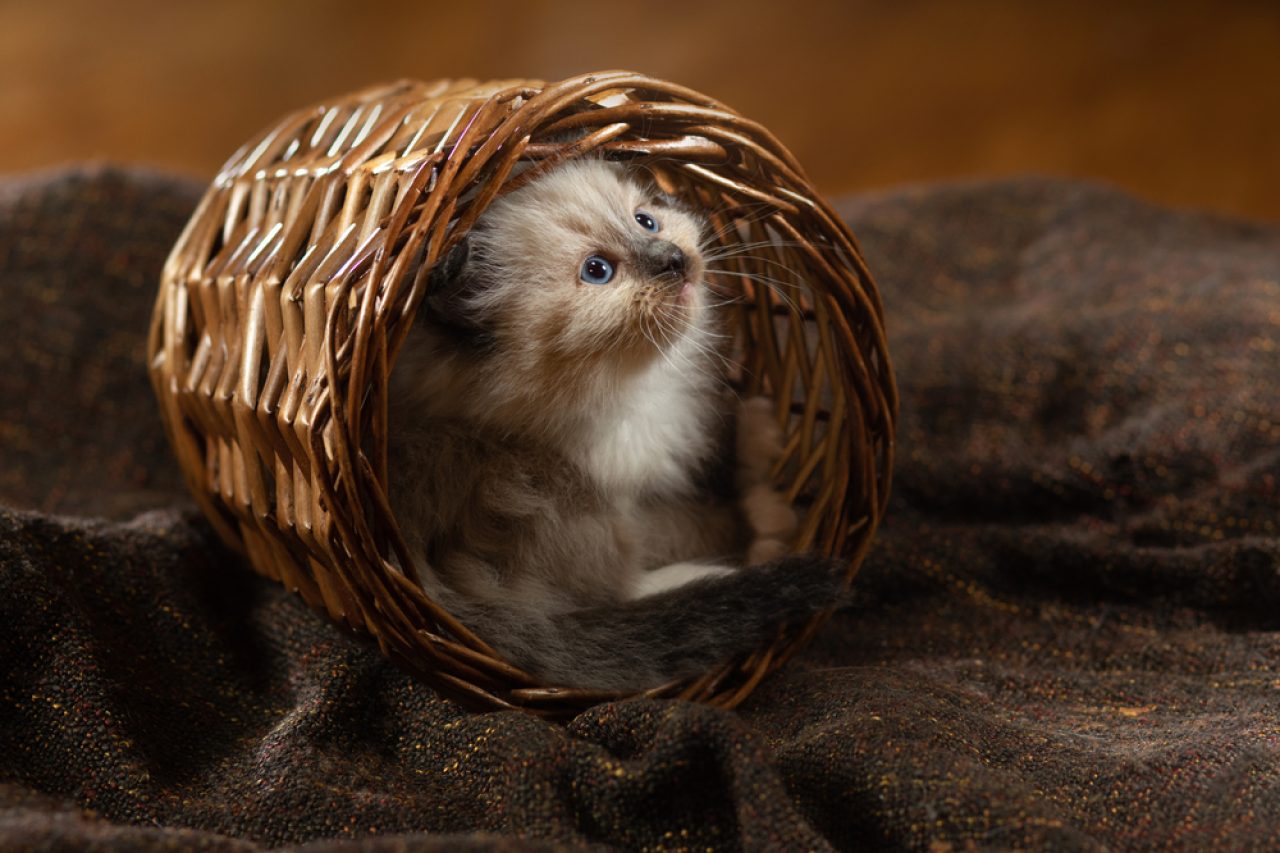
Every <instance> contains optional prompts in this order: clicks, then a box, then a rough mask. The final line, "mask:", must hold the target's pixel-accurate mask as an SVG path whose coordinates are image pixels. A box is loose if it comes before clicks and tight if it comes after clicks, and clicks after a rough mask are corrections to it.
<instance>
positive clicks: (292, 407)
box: [149, 72, 897, 717]
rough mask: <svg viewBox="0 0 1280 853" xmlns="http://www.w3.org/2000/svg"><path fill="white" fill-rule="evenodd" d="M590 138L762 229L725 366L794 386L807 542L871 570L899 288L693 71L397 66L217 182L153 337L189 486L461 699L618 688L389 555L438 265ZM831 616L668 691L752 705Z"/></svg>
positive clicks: (783, 411) (740, 289) (159, 385)
mask: <svg viewBox="0 0 1280 853" xmlns="http://www.w3.org/2000/svg"><path fill="white" fill-rule="evenodd" d="M588 153H591V154H592V156H604V157H607V158H611V159H616V160H621V161H627V162H632V163H639V164H643V165H644V166H645V167H646V168H647V170H648V171H650V172H651V173H652V174H653V176H654V178H655V180H656V181H657V182H658V183H659V184H660V185H661V186H662V188H663V189H665V190H666V191H668V192H671V193H674V194H676V195H678V196H680V197H681V198H683V199H684V200H685V201H687V202H688V203H690V204H692V205H693V206H695V207H696V208H698V209H699V210H702V211H706V212H708V214H709V216H710V219H711V224H712V226H713V227H714V230H715V232H716V234H718V235H720V236H719V238H718V240H719V243H720V244H721V246H729V245H734V244H741V243H744V242H747V241H750V242H753V243H755V242H757V241H760V242H761V245H758V246H755V247H754V248H753V249H752V250H751V251H749V252H747V253H745V254H743V255H742V256H740V257H737V258H734V259H732V260H730V261H727V262H724V263H728V264H731V265H733V266H732V268H733V269H734V270H736V271H738V272H740V273H744V274H747V275H752V276H757V278H755V279H751V278H745V277H742V276H727V277H725V278H724V280H723V281H722V282H719V283H718V285H717V286H719V287H722V288H725V289H731V290H732V292H733V293H734V294H735V295H736V296H737V297H738V299H737V301H736V302H735V304H734V307H733V309H732V310H733V311H734V312H735V313H736V329H737V339H736V346H735V356H736V362H737V367H736V368H735V370H734V376H733V380H734V382H735V383H736V384H737V385H738V386H739V389H740V390H741V391H742V392H743V393H765V394H768V395H771V396H772V397H773V399H774V400H775V401H776V402H777V416H778V418H779V421H780V422H781V423H782V424H783V426H784V430H785V436H786V444H785V453H784V458H783V459H782V460H781V462H780V463H779V464H778V466H776V469H775V475H776V479H777V483H778V487H779V488H780V489H782V490H784V491H785V492H786V494H787V495H788V496H789V497H790V498H791V499H792V500H793V502H794V503H795V505H796V507H797V509H798V510H799V514H800V516H801V519H802V521H801V526H800V532H799V534H798V537H797V541H796V542H795V543H794V547H795V549H796V550H813V551H818V552H821V553H823V554H827V555H832V556H837V557H840V558H843V559H844V560H847V562H848V571H847V578H848V580H849V581H851V580H852V578H853V575H854V572H855V571H856V570H857V567H858V565H859V563H860V562H861V560H862V557H863V554H864V553H865V551H866V549H867V547H868V544H869V542H870V540H871V536H872V533H873V531H874V530H875V527H876V524H877V522H878V520H879V518H880V515H881V513H882V512H883V510H884V505H885V501H886V498H887V494H888V484H889V473H890V469H891V466H892V455H893V426H894V417H895V412H896V406H897V399H896V391H895V388H894V384H893V379H892V374H891V370H890V366H889V361H888V357H887V352H886V348H885V338H884V331H883V324H882V318H881V306H880V299H879V295H878V293H877V291H876V288H875V285H874V283H873V281H872V279H871V276H870V274H869V273H868V272H867V269H866V266H865V265H864V263H863V260H862V256H861V254H860V253H859V250H858V247H857V244H856V243H855V242H854V239H853V237H852V235H851V234H850V233H849V231H848V230H847V228H846V227H845V226H844V224H843V223H842V222H841V221H840V220H839V218H837V217H836V216H835V215H834V214H833V213H832V211H831V209H830V208H829V207H828V206H827V204H826V203H825V202H823V201H822V200H821V199H820V198H819V197H818V196H817V195H816V193H815V192H814V190H813V188H812V186H811V185H810V184H809V181H808V180H807V179H806V178H805V176H804V173H803V172H802V171H801V169H800V166H799V165H798V164H797V163H796V161H795V160H794V159H793V158H792V156H791V155H790V153H789V152H787V150H786V149H785V148H783V147H782V145H780V144H779V143H778V141H777V140H776V139H774V137H773V136H772V135H771V134H770V133H769V132H768V131H767V130H765V129H764V128H763V127H761V126H760V125H758V124H756V123H754V122H751V121H749V120H747V119H745V118H743V117H741V116H739V115H738V114H737V113H734V112H733V111H732V110H730V109H728V108H727V107H725V106H723V105H722V104H719V103H717V102H715V101H713V100H711V99H709V98H706V97H704V96H702V95H700V94H698V93H696V92H693V91H690V90H688V89H685V88H682V87H679V86H675V85H672V84H670V83H665V82H662V81H659V80H654V79H650V78H647V77H643V76H639V75H636V74H630V73H622V72H611V73H602V74H594V75H589V76H584V77H578V78H574V79H570V80H566V81H564V82H561V83H556V84H546V83H542V82H540V81H531V80H518V81H497V82H489V83H477V82H475V81H448V80H445V81H438V82H433V83H419V82H412V81H405V82H399V83H395V84H392V85H388V86H382V87H378V88H373V89H368V90H366V91H362V92H358V93H355V94H353V95H349V96H346V97H342V98H337V99H334V100H333V101H331V102H327V103H325V104H321V105H318V106H314V107H311V108H309V109H305V110H301V111H299V112H296V113H294V114H292V115H290V116H288V117H287V118H286V119H285V120H284V121H282V122H281V123H280V124H278V125H277V126H275V127H273V128H271V129H270V130H268V131H267V132H266V133H264V134H263V135H262V136H260V137H259V138H257V139H255V140H253V141H252V142H251V143H249V144H248V145H246V146H244V147H243V148H241V149H240V150H239V151H238V152H236V154H235V155H234V156H233V157H232V158H231V160H230V161H229V162H228V163H227V164H226V166H225V167H224V168H223V169H222V171H221V172H220V173H219V174H218V176H217V178H216V179H215V180H214V182H213V184H212V186H211V187H210V188H209V190H208V192H207V193H206V194H205V196H204V199H203V201H201V203H200V206H199V208H198V209H197V210H196V212H195V214H194V215H193V216H192V219H191V221H190V223H188V225H187V227H186V230H185V231H184V232H183V234H182V236H181V238H180V239H179V240H178V243H177V245H176V246H175V247H174V249H173V252H172V254H171V255H170V256H169V259H168V262H167V264H166V265H165V269H164V273H163V278H162V281H161V285H160V292H159V296H158V298H157V301H156V306H155V314H154V317H153V319H152V325H151V334H150V353H149V354H150V370H151V379H152V382H153V384H154V387H155V390H156V394H157V395H158V397H159V401H160V408H161V411H162V413H163V417H164V421H165V425H166V428H167V430H168V434H169V437H170V440H171V441H172V443H173V446H174V449H175V451H176V453H177V456H178V459H179V462H180V464H181V466H182V469H183V471H184V473H185V476H186V480H187V483H188V485H189V487H190V489H191V491H192V493H193V494H194V495H195V497H196V499H197V501H198V502H199V504H200V506H201V507H202V508H203V510H204V512H205V513H206V514H207V515H208V517H209V519H210V520H211V521H212V523H213V524H214V526H215V527H216V528H217V530H218V531H219V533H220V534H221V535H222V537H223V538H224V539H225V540H226V541H227V542H228V543H229V544H230V545H232V546H233V547H234V548H236V549H237V550H239V551H240V552H242V553H244V554H246V555H247V556H248V558H249V560H250V561H251V562H252V564H253V566H254V567H255V568H256V569H257V571H259V572H261V573H262V574H264V575H267V576H268V577H271V578H274V579H276V580H277V581H279V582H281V583H283V584H284V585H285V586H287V587H288V588H290V589H292V590H296V591H297V592H298V593H300V594H301V595H302V597H303V598H304V599H305V600H306V601H307V602H308V603H310V604H311V605H312V606H313V607H315V608H318V609H323V610H324V611H326V612H328V613H329V615H330V616H332V617H333V618H334V619H336V620H339V621H340V622H342V623H344V624H345V625H347V626H349V627H350V628H352V629H357V630H361V631H364V632H367V633H368V634H369V635H371V636H372V637H373V638H374V639H375V640H376V641H377V643H378V645H379V647H380V648H381V649H382V651H383V652H384V653H386V654H388V655H391V656H393V657H394V658H396V659H398V660H399V661H400V662H401V663H402V664H405V665H407V666H409V667H410V668H411V669H413V670H414V671H416V672H417V673H418V674H419V675H421V676H422V677H423V678H425V679H426V680H427V681H428V682H429V683H431V684H432V685H433V686H435V687H436V688H437V689H439V690H441V691H443V692H445V693H448V694H450V695H453V696H455V697H457V698H459V699H462V700H464V701H468V702H469V703H470V704H472V705H478V706H481V707H486V708H508V707H518V708H522V709H525V710H528V711H530V712H533V713H537V714H540V715H543V716H551V717H562V716H565V715H568V714H571V713H574V712H576V711H577V710H579V709H581V708H583V707H585V706H586V705H588V704H590V703H592V702H595V701H599V700H601V699H605V698H610V697H609V696H606V695H605V694H600V693H591V692H587V691H582V690H575V689H566V688H559V687H557V686H555V685H543V684H539V683H538V681H537V680H536V679H534V678H532V677H530V676H529V675H527V674H526V673H524V672H521V671H520V670H518V669H517V668H515V667H513V666H511V665H509V664H508V663H506V662H505V661H503V660H502V659H501V658H500V657H499V655H498V654H497V653H496V652H494V651H493V650H492V649H491V648H490V647H489V646H487V645H486V644H485V643H484V642H482V641H481V640H480V639H479V638H477V637H476V636H474V635H473V634H472V633H471V632H470V631H468V630H467V628H466V627H465V626H463V625H461V624H459V623H458V622H457V620H455V619H454V618H453V617H451V616H450V615H449V614H448V613H447V612H445V611H444V610H443V609H442V608H441V607H440V606H438V605H437V604H436V603H434V602H433V601H431V600H430V599H429V598H428V597H427V596H426V595H425V594H424V593H423V591H422V589H421V588H420V587H419V586H418V584H417V583H416V582H415V581H413V580H411V579H410V578H411V577H412V573H402V572H401V571H400V570H399V569H398V568H397V566H398V565H409V557H408V554H407V553H406V549H405V547H404V544H403V541H402V539H401V534H400V531H399V528H398V527H397V524H396V519H395V517H394V516H393V514H392V511H391V508H390V507H389V505H388V500H387V494H388V478H389V477H394V476H395V472H394V471H388V470H387V406H388V399H387V389H388V374H389V372H390V371H391V369H392V366H393V365H394V364H395V361H396V355H397V353H398V352H399V350H400V347H401V344H402V343H403V341H404V339H405V335H406V333H407V332H408V331H409V327H410V324H411V323H412V321H413V317H414V312H415V310H416V309H417V307H418V305H419V303H420V302H421V301H422V298H423V291H424V288H425V286H426V283H427V281H428V275H427V272H428V270H429V268H430V266H431V265H432V264H433V263H434V262H435V260H436V259H437V258H439V257H443V253H444V252H446V251H447V250H448V249H449V248H450V247H451V246H452V245H453V244H454V243H456V242H457V240H459V239H460V238H461V236H462V235H463V234H465V233H466V232H467V230H468V228H469V227H470V226H471V224H472V223H474V222H475V221H476V217H478V216H479V215H480V214H481V213H482V212H483V211H484V209H485V207H486V206H487V205H488V204H489V203H490V202H491V201H493V199H494V198H495V197H496V196H498V195H500V194H502V193H505V192H509V191H510V190H512V189H513V188H515V187H516V186H518V185H520V184H521V183H523V182H525V181H527V180H529V179H530V178H531V177H533V176H536V174H537V173H538V172H539V171H541V170H542V169H544V168H546V167H547V166H549V165H553V164H555V163H557V162H561V161H563V160H566V159H568V158H572V157H578V156H582V155H584V154H588ZM787 276H793V278H792V279H791V280H787V281H784V280H783V278H785V277H787ZM765 279H775V280H777V281H778V284H779V286H778V287H776V288H770V287H764V286H759V285H758V284H757V282H759V281H762V280H765ZM827 615H828V614H827V613H823V614H819V615H817V616H815V617H814V618H813V619H812V620H811V621H810V622H809V623H808V624H806V625H803V626H800V627H798V628H792V629H790V630H787V631H784V630H782V629H781V628H780V629H779V632H778V635H777V637H776V639H775V640H774V642H772V643H770V644H768V645H766V646H765V647H762V648H760V649H758V650H757V651H756V652H755V653H753V654H751V655H749V656H745V657H743V658H740V659H737V660H731V661H726V662H725V663H724V664H723V665H722V666H720V667H718V668H716V669H715V670H714V671H711V672H708V673H706V674H705V675H704V676H702V677H700V678H697V679H694V680H691V681H686V682H682V683H674V684H668V685H664V686H662V687H660V688H657V689H654V690H651V691H648V695H654V696H680V697H685V698H691V699H696V700H701V701H706V702H710V703H713V704H716V705H719V706H722V707H732V706H734V705H736V704H737V703H738V702H740V701H741V700H742V699H743V698H744V697H745V696H746V695H747V694H748V693H749V692H750V691H751V690H752V688H753V687H754V686H755V685H756V684H757V683H758V682H759V681H760V679H761V678H763V677H764V676H765V675H766V674H767V673H769V672H770V671H772V670H774V669H775V668H777V667H778V666H780V665H781V664H782V663H783V662H784V661H785V660H786V659H787V658H788V657H789V656H790V655H791V654H793V653H794V652H795V651H796V650H797V649H798V648H799V647H800V646H801V645H802V644H803V643H804V642H806V641H807V640H808V638H809V637H810V636H811V635H812V634H813V633H814V631H815V630H816V629H817V628H818V626H819V625H820V624H821V623H822V622H823V621H824V620H825V618H826V616H827Z"/></svg>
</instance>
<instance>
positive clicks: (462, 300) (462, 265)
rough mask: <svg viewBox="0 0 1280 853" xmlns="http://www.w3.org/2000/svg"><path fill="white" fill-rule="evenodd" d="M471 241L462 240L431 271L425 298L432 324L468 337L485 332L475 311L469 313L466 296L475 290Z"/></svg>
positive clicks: (468, 237)
mask: <svg viewBox="0 0 1280 853" xmlns="http://www.w3.org/2000/svg"><path fill="white" fill-rule="evenodd" d="M470 260H471V239H470V236H469V235H468V236H467V237H463V238H462V240H461V241H460V242H458V244H457V245H455V246H454V247H453V248H452V249H450V250H449V252H448V253H447V254H446V255H445V256H444V257H443V258H441V259H440V260H438V261H436V265H435V266H434V267H432V268H431V272H430V273H429V274H428V276H427V293H426V297H425V301H426V306H425V307H426V310H427V316H428V317H429V318H430V319H431V321H432V322H434V323H436V324H438V325H441V326H445V327H447V328H448V329H450V330H451V331H454V332H457V333H459V334H463V335H467V336H475V335H479V334H483V333H484V328H483V327H482V326H481V324H480V322H479V319H478V318H477V317H475V316H474V313H475V312H474V311H472V310H468V308H469V306H468V305H467V296H468V295H470V294H471V293H472V292H473V291H474V290H475V288H476V286H477V282H476V276H475V275H474V273H473V271H472V269H471V265H470V264H469V263H468V262H469V261H470Z"/></svg>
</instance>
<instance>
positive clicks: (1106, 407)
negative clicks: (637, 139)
mask: <svg viewBox="0 0 1280 853" xmlns="http://www.w3.org/2000/svg"><path fill="white" fill-rule="evenodd" d="M197 191H198V190H197V188H195V187H193V186H191V185H189V184H185V183H180V182H175V181H166V180H162V179H159V178H155V177H149V176H146V175H141V174H137V173H122V172H113V171H98V172H87V173H76V172H64V173H55V174H48V175H42V176H35V177H29V178H25V179H10V180H9V181H8V182H7V184H5V185H4V186H3V189H0V331H3V335H0V356H2V358H0V364H2V365H3V370H0V504H3V505H5V506H7V507H8V509H6V510H4V511H2V512H0V848H4V849H10V848H26V847H37V846H44V847H48V848H55V849H56V848H61V849H79V848H82V847H84V846H87V845H96V846H98V847H101V848H122V849H139V848H156V849H168V848H175V849H178V848H183V849H200V850H228V851H231V850H234V851H240V850H254V849H260V848H261V847H270V846H296V845H319V846H321V847H324V848H326V849H362V850H364V849H377V850H392V849H396V850H400V849H412V850H435V849H459V848H462V849H477V850H501V849H525V845H526V844H529V845H534V844H540V843H544V842H545V843H550V844H555V843H562V844H567V845H580V844H601V845H610V846H618V847H628V848H640V847H648V848H651V849H677V848H682V847H689V848H698V849H705V848H708V847H712V848H717V849H735V848H744V849H799V848H817V849H821V848H823V847H825V846H827V845H831V846H834V847H836V848H839V849H851V848H855V847H872V848H899V847H910V848H924V849H932V850H947V849H964V848H967V847H971V846H976V847H980V848H996V849H999V848H1008V847H1047V846H1052V847H1054V848H1057V849H1069V848H1079V849H1091V848H1097V847H1102V846H1107V847H1113V848H1117V849H1188V850H1194V849H1204V848H1208V847H1218V848H1228V849H1239V848H1268V847H1271V848H1274V847H1276V846H1278V845H1280V770H1278V769H1277V768H1278V767H1280V762H1278V761H1277V759H1280V640H1278V638H1280V634H1277V633H1276V629H1277V627H1278V624H1277V623H1278V622H1280V617H1278V616H1277V615H1276V614H1277V612H1278V608H1280V572H1278V571H1277V567H1278V565H1280V563H1278V560H1277V557H1278V556H1280V546H1278V545H1277V537H1276V525H1277V523H1278V522H1280V513H1277V509H1278V508H1280V496H1278V493H1277V490H1278V489H1280V484H1278V483H1277V478H1278V477H1280V402H1278V391H1280V388H1278V387H1277V385H1278V382H1280V355H1278V354H1277V348H1278V347H1280V232H1277V231H1276V230H1274V229H1265V228H1262V227H1257V226H1251V225H1247V224H1241V223H1236V222H1229V221H1224V220H1220V219H1214V218H1210V217H1205V216H1201V215H1197V214H1186V213H1176V212H1170V211H1165V210H1159V209H1155V208H1152V207H1149V206H1146V205H1143V204H1141V203H1139V202H1136V201H1134V200H1132V199H1129V198H1127V197H1125V196H1122V195H1119V194H1117V193H1114V192H1111V191H1109V190H1105V189H1100V188H1097V187H1092V186H1084V185H1078V184H1070V183H1062V182H1046V181H1022V182H1006V183H1000V184H985V185H984V184H977V185H972V186H958V187H945V188H935V189H921V190H916V191H906V192H899V193H896V194H893V195H888V196H884V197H880V198H870V199H861V200H857V201H855V202H852V203H850V204H849V205H847V207H846V212H847V214H848V216H849V218H850V221H851V222H852V224H853V226H854V228H855V230H856V231H857V233H858V234H859V236H860V237H861V239H862V242H863V245H864V248H865V250H866V252H867V255H868V258H869V260H870V262H871V264H872V266H873V269H874V270H875V271H876V273H877V275H878V278H879V280H880V283H881V286H882V287H883V289H884V292H885V297H886V301H887V311H888V314H889V326H890V335H891V343H892V346H893V352H894V355H895V359H896V364H897V368H898V374H899V379H900V382H901V385H902V390H903V413H902V430H901V434H900V460H901V461H900V464H899V468H898V473H897V477H896V485H895V489H896V491H895V498H894V506H893V508H892V511H891V513H890V515H889V519H888V521H887V523H886V525H885V527H884V529H883V531H882V533H881V535H880V536H879V538H878V540H877V545H876V547H875V549H874V551H873V554H872V555H871V558H870V559H869V560H868V563H867V565H866V567H865V568H864V570H863V573H862V575H861V577H860V578H859V581H858V587H857V590H858V592H857V597H856V600H855V603H854V605H853V606H852V607H850V608H849V609H848V610H847V611H845V612H843V613H841V614H839V615H837V617H836V618H835V619H834V620H833V621H832V623H831V624H830V625H829V626H828V627H827V628H826V629H825V630H824V631H823V632H822V633H821V634H820V636H819V638H818V640H817V641H816V643H815V645H814V646H813V648H812V649H810V650H809V652H807V653H806V654H805V655H803V656H802V657H801V658H799V659H798V660H797V661H796V662H795V663H794V664H792V665H791V666H790V667H788V669H787V670H785V671H784V672H782V673H780V674H779V675H777V676H775V677H773V678H771V679H769V680H768V681H767V682H766V683H765V684H764V685H762V686H761V688H760V689H759V690H758V691H757V693H756V694H755V695H754V696H753V697H752V698H751V699H750V701H749V702H748V703H747V705H746V706H745V707H743V708H742V709H741V710H740V711H739V712H737V713H723V712H719V711H713V710H710V709H708V708H705V707H701V706H695V705H689V704H682V703H674V702H652V701H630V702H623V703H617V704H612V705H604V706H600V707H597V708H595V709H593V710H591V711H589V712H587V713H585V714H583V715H582V716H581V717H579V718H578V719H577V720H575V721H574V722H573V723H572V724H570V725H569V726H568V727H567V728H562V727H558V726H555V725H551V724H545V723H542V722H539V721H536V720H533V719H530V718H528V717H525V716H523V715H520V714H518V713H511V714H484V715H475V714H469V713H467V712H465V711H463V710H461V709H460V708H458V707H457V706H455V705H453V704H452V703H450V702H448V701H445V700H442V699H440V698H438V697H436V696H435V695H433V694H432V692H431V691H430V690H428V689H426V688H424V687H422V686H421V685H419V684H416V683H415V682H414V681H413V680H412V679H411V678H409V677H408V676H406V675H404V674H403V673H401V672H400V671H398V670H397V669H396V668H395V667H394V666H392V665H390V664H388V663H386V662H385V661H383V660H382V659H381V658H380V657H379V656H378V655H377V654H376V652H375V651H374V650H373V649H372V648H370V647H369V646H368V644H366V643H364V642H362V641H360V640H359V639H355V638H351V637H349V636H347V635H345V634H343V633H341V632H340V631H338V630H337V629H336V628H334V627H332V626H331V625H330V624H328V623H327V622H325V621H324V620H323V619H321V618H320V617H318V616H316V615H314V614H312V613H311V612H310V611H308V610H307V609H306V608H305V607H304V606H303V605H302V604H301V603H300V602H299V601H298V600H296V599H295V598H294V597H292V596H290V595H288V594H287V593H285V592H283V591H281V590H279V589H277V588H275V587H274V586H272V585H271V584H269V583H268V582H266V581H264V580H261V579H259V578H257V577H256V576H254V575H252V574H250V573H249V572H248V571H247V570H246V569H245V568H244V567H243V566H241V565H239V564H238V563H237V562H236V560H235V558H234V557H232V556H230V555H228V554H227V553H226V552H225V551H224V550H223V549H221V548H220V547H219V546H218V544H217V543H216V542H215V541H214V539H213V537H212V535H211V534H210V532H209V531H208V529H207V528H206V526H205V525H204V524H203V523H202V522H201V521H200V520H199V519H198V518H197V517H196V516H194V515H193V514H192V512H191V509H190V504H189V502H188V501H187V500H186V498H185V497H184V496H183V494H182V490H181V487H180V485H179V483H178V481H177V478H176V475H175V472H174V470H173V467H172V465H171V464H170V462H169V460H168V457H167V455H166V454H167V450H166V448H165V447H164V444H163V440H162V437H161V434H160V429H159V425H158V422H157V419H156V417H155V415H154V409H153V405H152V403H151V400H150V395H149V389H148V388H147V385H146V382H145V378H144V375H143V370H142V364H141V358H142V352H143V337H144V334H145V329H146V323H147V317H148V313H149V308H150V299H151V288H152V284H153V282H154V281H155V277H156V274H157V271H158V269H159V265H160V263H161V262H162V260H163V256H164V253H165V250H166V248H167V246H168V243H169V242H170V241H171V240H172V239H173V238H174V237H175V236H176V234H177V232H178V229H179V228H180V227H181V225H182V221H183V218H184V217H185V215H186V213H187V212H188V211H189V210H190V208H191V206H192V205H193V204H194V202H195V199H196V197H197ZM95 517H96V520H94V518H95ZM344 844H346V845H356V846H355V847H350V846H342V845H344ZM335 845H336V846H335ZM464 845H465V846H464Z"/></svg>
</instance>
